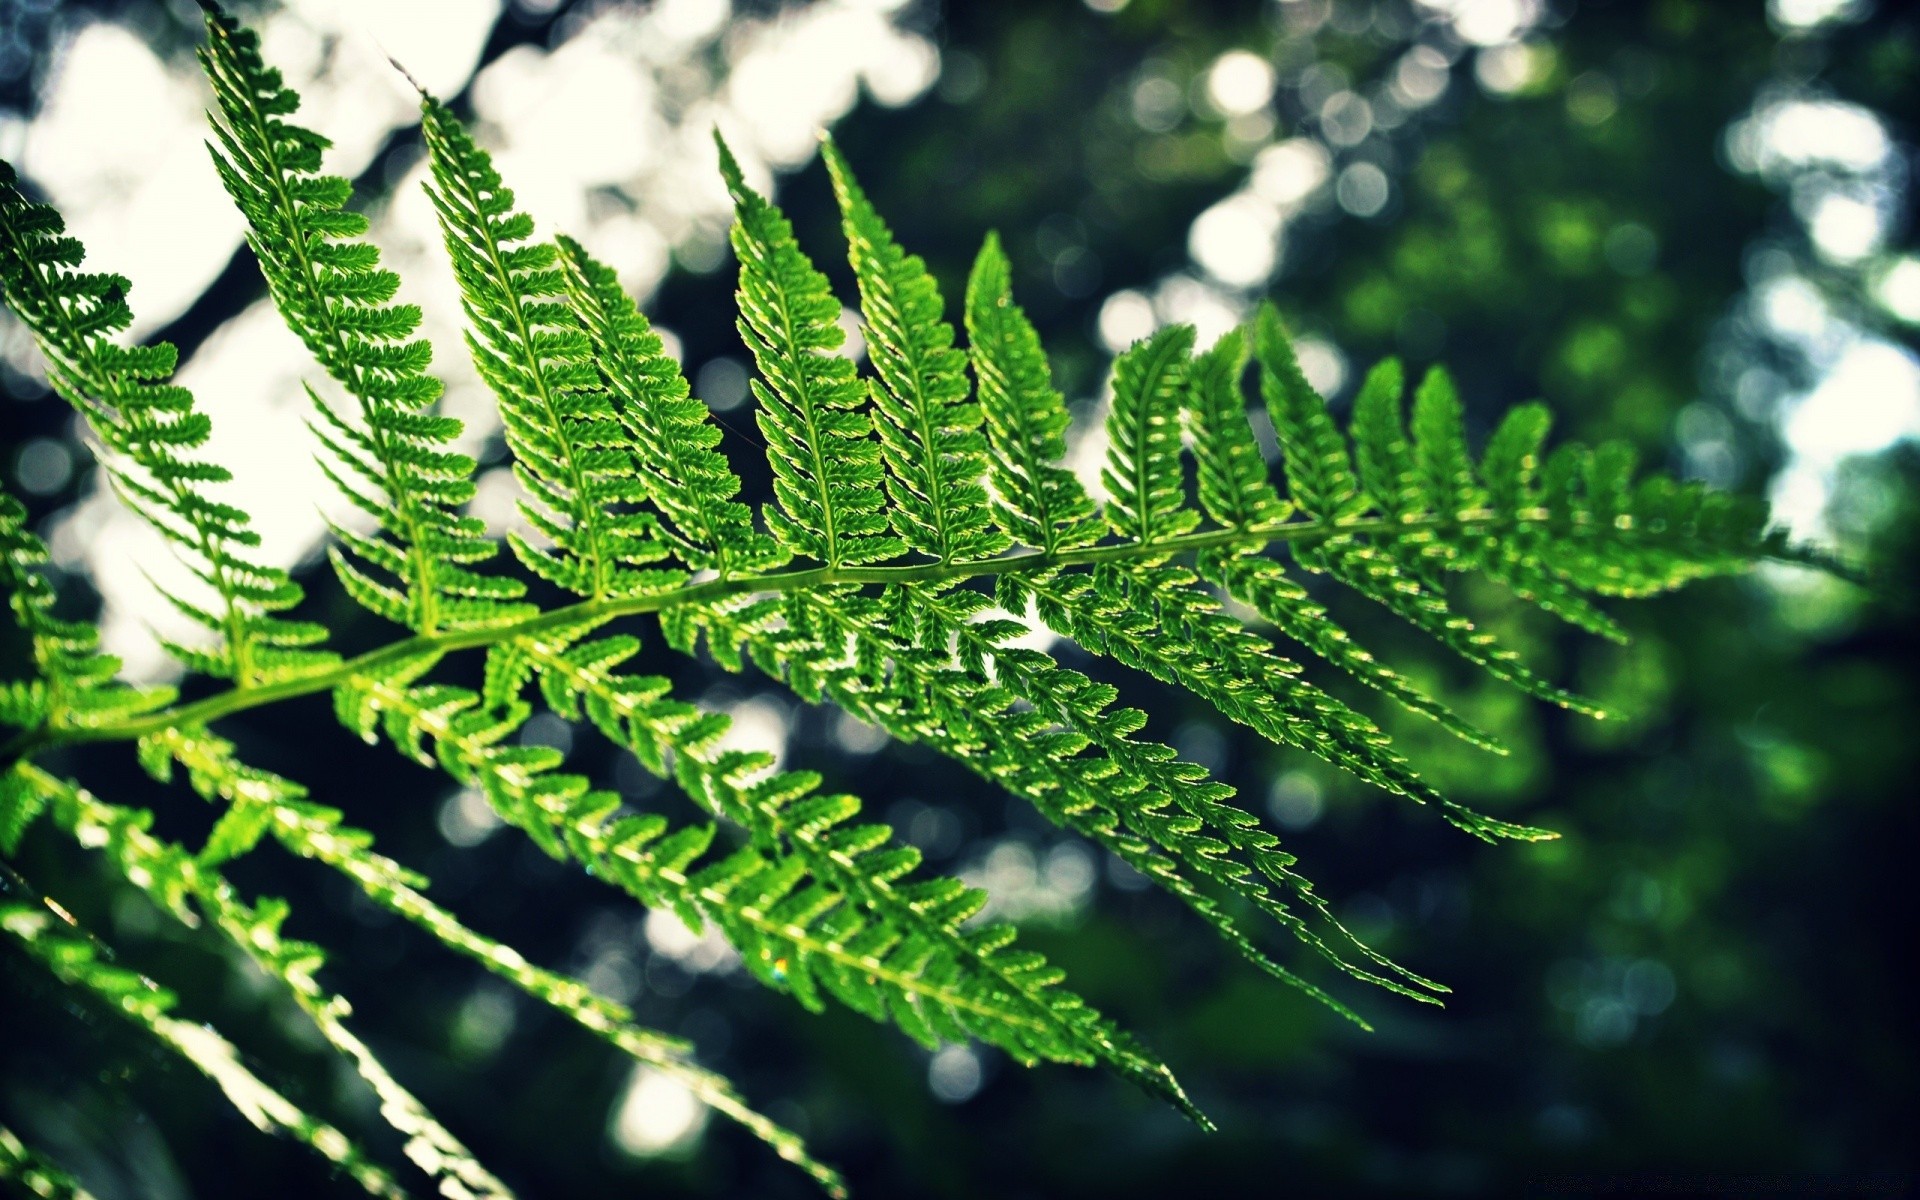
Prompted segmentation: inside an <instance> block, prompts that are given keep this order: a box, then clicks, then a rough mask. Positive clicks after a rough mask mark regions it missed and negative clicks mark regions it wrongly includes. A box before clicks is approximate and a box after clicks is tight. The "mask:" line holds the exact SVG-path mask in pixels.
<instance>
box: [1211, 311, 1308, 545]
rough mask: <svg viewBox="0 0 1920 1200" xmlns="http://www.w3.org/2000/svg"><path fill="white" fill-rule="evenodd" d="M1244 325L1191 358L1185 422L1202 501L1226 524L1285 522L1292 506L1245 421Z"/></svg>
mask: <svg viewBox="0 0 1920 1200" xmlns="http://www.w3.org/2000/svg"><path fill="white" fill-rule="evenodd" d="M1250 353H1251V349H1250V347H1249V346H1248V345H1247V335H1246V330H1245V329H1233V330H1229V331H1228V332H1227V333H1225V334H1222V335H1221V337H1220V340H1219V341H1217V342H1215V343H1214V344H1213V347H1212V349H1210V350H1207V351H1206V352H1205V353H1203V354H1201V355H1199V356H1198V357H1196V358H1195V359H1194V362H1193V367H1192V370H1191V371H1190V372H1189V374H1188V377H1187V395H1186V404H1185V409H1186V414H1187V427H1188V429H1189V430H1190V431H1191V432H1192V434H1193V457H1194V462H1195V464H1196V466H1197V467H1198V469H1199V477H1200V503H1201V505H1202V507H1204V508H1205V509H1206V512H1207V515H1208V516H1210V517H1212V518H1213V519H1214V520H1215V521H1217V522H1219V523H1220V524H1221V525H1223V526H1225V527H1226V528H1228V529H1244V528H1247V527H1248V526H1254V525H1270V524H1273V523H1275V522H1278V521H1284V520H1285V519H1286V518H1287V515H1288V513H1289V512H1290V511H1291V509H1290V507H1289V506H1288V504H1287V502H1286V501H1284V500H1282V499H1281V498H1280V492H1279V490H1278V489H1276V488H1275V487H1274V486H1273V480H1272V479H1271V478H1270V477H1269V476H1268V474H1267V464H1266V461H1265V460H1264V459H1263V458H1261V456H1260V446H1259V443H1258V442H1256V441H1255V440H1254V436H1253V427H1252V426H1251V425H1249V424H1248V423H1247V402H1246V397H1245V396H1244V395H1242V394H1241V391H1240V378H1241V376H1243V375H1244V374H1246V370H1247V357H1248V355H1249V354H1250Z"/></svg>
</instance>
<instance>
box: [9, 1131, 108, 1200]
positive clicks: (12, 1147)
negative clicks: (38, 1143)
mask: <svg viewBox="0 0 1920 1200" xmlns="http://www.w3.org/2000/svg"><path fill="white" fill-rule="evenodd" d="M0 1183H10V1184H12V1185H13V1186H14V1187H16V1188H18V1189H20V1191H21V1193H22V1194H24V1195H28V1196H38V1197H40V1200H94V1196H93V1193H92V1192H89V1191H88V1190H87V1189H85V1188H83V1187H81V1186H80V1184H79V1183H78V1182H77V1181H76V1180H75V1179H74V1178H73V1176H71V1175H69V1174H67V1173H66V1172H65V1171H63V1170H61V1169H60V1168H59V1167H56V1166H54V1165H53V1164H52V1163H51V1162H49V1161H47V1159H46V1158H45V1157H43V1156H42V1155H41V1154H39V1153H38V1152H37V1151H35V1150H34V1149H33V1148H32V1147H30V1146H28V1145H27V1144H26V1143H25V1142H23V1141H21V1140H20V1137H19V1135H17V1134H16V1133H14V1132H13V1130H11V1129H8V1128H7V1127H6V1126H5V1125H0Z"/></svg>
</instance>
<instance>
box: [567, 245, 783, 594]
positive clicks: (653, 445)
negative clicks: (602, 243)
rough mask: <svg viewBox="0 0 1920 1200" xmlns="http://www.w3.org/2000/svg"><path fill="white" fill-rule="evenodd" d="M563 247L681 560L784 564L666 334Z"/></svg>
mask: <svg viewBox="0 0 1920 1200" xmlns="http://www.w3.org/2000/svg"><path fill="white" fill-rule="evenodd" d="M559 245H560V264H561V267H562V268H563V269H564V270H565V272H566V279H567V297H568V300H569V302H570V303H571V304H572V306H573V313H574V316H575V318H576V319H578V321H579V322H580V326H581V328H582V329H584V330H585V331H586V334H587V337H588V338H589V339H590V341H591V343H592V346H593V355H594V360H595V362H596V363H597V364H598V365H599V368H600V372H601V378H602V381H603V382H604V383H605V385H606V387H607V390H608V391H609V392H611V393H612V395H613V400H614V406H615V408H616V410H617V412H618V414H619V419H620V424H621V427H622V428H623V429H624V430H625V431H626V436H627V444H628V446H629V447H631V449H632V451H633V454H634V458H635V459H636V461H637V462H638V464H639V467H640V470H641V473H642V475H643V477H644V478H645V480H646V490H647V495H648V497H649V498H650V499H651V500H652V501H653V503H654V504H655V505H657V506H658V507H659V509H660V511H661V512H662V513H663V514H664V515H665V516H666V518H667V520H668V521H669V522H670V524H671V529H672V531H673V545H674V550H675V553H676V554H677V555H678V556H679V557H680V558H681V559H682V560H684V561H685V562H686V564H687V565H688V566H690V567H693V568H695V569H696V570H702V569H711V570H713V571H714V572H715V573H716V574H718V575H719V576H720V577H721V578H723V579H724V578H726V577H728V576H730V575H734V574H737V573H739V572H742V571H759V570H768V569H770V568H773V567H777V566H779V565H781V564H782V563H784V562H785V561H786V559H787V555H786V554H785V553H784V552H783V551H782V550H781V548H780V547H779V546H778V545H777V544H776V543H775V542H774V541H773V539H772V538H769V537H768V536H767V535H765V534H763V533H761V532H759V531H758V530H756V529H755V528H754V527H753V512H752V510H751V509H749V508H748V507H747V506H746V505H745V504H742V503H740V502H739V501H738V500H736V499H734V497H735V496H737V495H739V493H740V477H739V476H738V475H735V474H734V473H733V469H732V468H731V467H729V466H728V465H727V460H726V456H725V455H723V454H721V453H720V452H719V451H718V450H717V449H715V447H716V446H717V445H718V444H719V442H720V427H719V426H718V425H717V424H715V422H714V420H713V417H712V414H710V413H709V412H708V411H707V408H706V405H704V404H702V403H700V401H698V400H695V399H693V398H692V397H691V396H690V394H689V392H688V389H687V381H686V377H685V376H683V375H682V374H681V373H680V367H679V364H677V363H676V362H674V360H673V359H672V358H670V357H668V355H667V354H666V352H665V350H664V349H663V348H662V345H661V341H660V336H659V335H658V334H656V333H654V332H653V329H652V327H651V326H650V325H649V324H648V323H647V319H646V317H644V316H642V315H641V313H640V310H639V308H638V307H637V306H636V305H635V304H634V302H633V298H632V297H630V296H628V295H627V294H626V292H624V291H623V290H621V287H620V282H619V280H618V278H616V277H615V275H614V273H613V270H612V269H611V268H609V267H607V266H604V265H602V264H601V263H598V262H596V261H594V259H593V258H591V257H590V256H589V255H588V254H587V252H586V250H585V249H583V248H582V247H581V246H580V244H579V243H578V242H575V241H574V240H572V239H571V238H568V237H565V236H562V237H561V238H560V239H559Z"/></svg>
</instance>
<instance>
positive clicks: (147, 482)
mask: <svg viewBox="0 0 1920 1200" xmlns="http://www.w3.org/2000/svg"><path fill="white" fill-rule="evenodd" d="M65 230H66V224H65V222H64V221H62V220H61V217H60V214H59V213H58V212H56V211H54V209H52V208H51V207H49V206H47V205H44V204H34V203H31V202H30V201H28V199H27V198H26V196H25V195H24V194H23V193H22V192H21V191H20V188H19V185H18V181H17V179H16V177H15V175H14V171H13V167H12V166H11V165H9V164H7V163H4V162H0V287H3V288H4V292H5V297H6V303H7V306H8V307H9V308H11V309H12V310H13V311H14V313H15V314H16V315H18V316H19V318H20V320H21V322H22V323H23V324H25V325H26V327H27V328H28V329H29V330H30V331H31V332H32V334H33V338H34V342H35V344H36V345H38V346H39V348H40V351H41V353H42V355H43V356H44V357H45V360H46V364H47V377H48V380H49V381H50V382H51V383H52V384H53V388H54V390H55V391H56V392H58V393H59V394H60V395H61V397H62V398H64V399H65V400H66V401H67V402H68V403H69V404H71V405H73V407H74V409H75V410H76V411H77V412H79V414H80V415H81V416H82V417H83V418H85V420H86V422H87V427H88V428H89V429H90V430H92V432H93V435H94V436H95V437H96V438H98V439H99V441H100V448H101V452H100V463H101V466H102V467H103V468H104V469H105V470H106V471H107V474H108V477H109V478H110V479H111V480H112V481H113V484H114V487H115V489H116V490H117V491H118V492H119V493H120V496H121V498H122V499H124V500H125V501H126V503H127V505H128V507H130V508H132V509H133V510H134V511H135V512H137V513H139V514H140V516H141V517H143V518H144V519H145V520H146V521H147V523H148V524H149V525H151V526H153V528H154V529H155V530H157V531H158V532H159V533H160V535H161V536H162V537H164V538H166V539H167V541H169V542H170V543H172V545H173V546H174V548H175V549H176V550H177V551H178V552H179V553H180V554H181V556H182V560H183V561H184V562H185V564H186V566H187V568H188V569H189V570H190V571H192V573H193V574H194V575H195V576H196V577H197V578H198V579H199V580H200V582H201V583H203V584H204V585H205V586H206V588H207V590H208V591H210V592H212V593H213V595H214V597H215V600H214V607H212V608H207V607H203V606H201V605H199V604H196V603H193V602H191V601H188V600H186V599H184V598H181V597H176V596H173V595H171V594H168V595H167V598H168V599H169V600H170V601H172V602H173V604H174V607H175V608H177V609H178V610H179V611H180V612H181V613H183V614H185V615H186V616H187V617H188V618H189V619H191V620H193V621H194V622H195V623H196V624H199V625H201V626H202V627H204V628H205V629H206V630H207V632H208V633H209V634H211V635H213V637H214V638H215V639H216V640H215V643H214V644H213V645H212V646H210V647H200V646H196V647H191V648H188V647H180V646H171V645H170V646H169V647H168V648H169V649H170V650H172V651H174V653H175V656H176V657H177V658H179V659H180V660H181V661H182V662H184V663H185V664H186V665H187V666H188V667H191V668H194V669H197V670H200V671H203V672H205V673H207V674H210V675H215V676H218V677H220V678H223V679H231V680H233V681H234V682H235V683H236V684H240V685H242V686H250V685H253V684H257V683H264V682H270V681H273V680H276V679H284V678H288V677H290V676H293V675H297V674H300V673H301V672H303V671H311V670H316V669H324V668H325V667H326V666H328V665H329V664H331V663H332V662H333V661H335V659H334V657H333V656H332V655H331V654H328V653H326V652H324V651H316V650H312V649H310V647H312V646H315V645H317V644H318V643H320V642H322V641H325V640H326V636H327V631H326V630H325V629H324V628H323V627H321V626H319V625H316V624H313V623H311V622H307V621H293V620H289V619H287V618H285V617H282V616H280V615H278V614H280V613H283V612H285V611H286V610H288V609H290V608H293V607H294V606H295V605H297V604H298V603H299V602H300V600H301V597H302V593H301V590H300V587H299V585H298V584H295V583H294V582H293V581H292V580H291V579H289V578H288V577H287V573H286V572H285V571H283V570H281V569H279V568H278V567H270V566H266V565H265V564H263V563H261V562H260V561H259V560H258V558H257V553H258V552H257V549H256V547H258V546H259V544H260V536H259V534H257V533H255V532H254V531H253V530H252V528H250V520H249V517H248V515H247V514H246V513H245V512H242V511H241V510H240V509H238V508H235V507H233V506H232V505H230V504H226V503H223V502H221V501H220V500H218V499H215V498H214V496H213V495H212V494H211V489H212V488H213V487H214V486H217V485H219V484H222V483H226V482H228V481H230V480H231V479H232V478H233V476H232V474H231V473H230V472H228V471H227V469H226V468H225V467H222V466H219V465H217V464H215V463H211V462H208V461H206V460H205V459H204V458H196V457H190V454H191V452H192V451H195V450H197V449H199V448H200V447H202V446H204V445H205V444H206V441H207V438H208V436H209V435H210V434H211V433H212V431H213V422H212V420H211V419H210V418H209V417H208V416H207V415H206V414H205V413H203V412H201V411H199V410H198V409H197V408H195V406H194V399H193V394H192V393H191V392H189V391H187V390H186V389H185V388H183V387H180V386H178V385H176V384H169V383H167V382H166V380H167V379H168V378H169V377H170V376H171V375H172V374H173V371H174V366H175V364H176V361H177V357H178V352H177V351H176V350H175V349H174V348H173V346H172V345H170V344H168V343H165V342H162V343H159V344H157V345H152V346H122V345H120V344H119V343H118V342H116V341H115V340H114V339H113V335H114V334H115V333H118V332H119V331H121V330H123V329H125V328H126V327H127V326H128V325H129V324H131V323H132V321H133V311H132V310H131V309H130V308H128V307H127V301H126V295H127V290H128V289H129V288H130V287H131V286H132V285H131V284H130V283H128V281H127V280H126V279H124V278H123V277H121V276H118V275H98V274H92V273H88V272H82V271H79V270H76V269H75V268H77V267H78V266H79V265H80V263H81V261H82V260H83V259H84V257H85V255H86V250H85V248H84V247H82V246H81V244H80V242H79V241H78V239H75V238H72V237H67V236H64V233H65Z"/></svg>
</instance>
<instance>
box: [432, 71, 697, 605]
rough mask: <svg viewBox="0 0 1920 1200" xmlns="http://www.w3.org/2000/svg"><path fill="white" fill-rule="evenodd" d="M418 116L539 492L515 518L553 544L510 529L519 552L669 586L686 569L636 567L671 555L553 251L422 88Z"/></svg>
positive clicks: (515, 447) (576, 570)
mask: <svg viewBox="0 0 1920 1200" xmlns="http://www.w3.org/2000/svg"><path fill="white" fill-rule="evenodd" d="M420 112H421V121H420V127H421V131H422V133H423V134H424V136H425V139H426V144H427V161H428V163H429V164H430V166H431V168H432V172H433V183H432V184H429V185H428V187H427V195H428V196H429V197H431V199H432V201H433V207H434V211H435V212H436V213H438V214H439V218H440V230H441V234H442V236H443V239H444V241H445V244H446V248H447V254H448V257H449V258H451V259H452V261H453V273H454V277H455V279H457V280H458V281H459V284H460V297H461V303H462V306H463V307H464V308H465V310H466V314H467V324H468V331H467V348H468V349H469V350H470V351H471V352H472V356H473V363H474V366H475V367H477V368H478V369H479V372H480V377H481V378H482V379H484V380H486V381H487V384H488V386H490V387H491V388H492V389H493V393H494V395H495V396H496V397H498V399H499V401H500V417H501V425H502V428H503V429H504V431H505V433H506V439H507V447H508V449H510V450H511V451H512V452H513V456H514V459H515V462H514V474H515V475H516V477H517V478H518V479H519V480H520V483H521V486H522V487H524V488H525V489H526V491H527V493H528V494H529V495H530V496H531V497H532V499H531V501H529V500H522V501H521V503H520V511H521V512H522V513H523V514H524V515H525V516H526V518H527V520H528V521H529V522H530V523H531V524H532V526H533V528H534V529H535V530H536V531H538V532H539V533H540V534H541V535H542V536H543V537H544V538H546V539H547V540H548V541H549V542H550V543H551V548H550V549H549V548H546V547H542V546H536V545H535V544H533V542H531V541H529V540H528V539H527V538H525V537H522V536H521V535H520V534H519V533H517V532H515V533H512V534H509V535H508V542H509V544H510V545H512V547H513V551H514V554H515V555H516V556H517V557H518V558H519V559H520V561H521V562H523V563H525V564H526V566H527V569H528V570H530V571H532V572H533V573H534V574H536V575H539V576H540V577H541V578H543V579H545V580H547V581H548V582H549V583H552V584H555V585H556V586H559V587H562V588H565V589H566V590H567V591H570V592H574V593H576V594H578V595H582V596H591V597H598V596H606V595H636V594H641V593H645V592H653V591H659V590H661V589H663V588H668V587H671V586H673V585H674V584H675V583H678V582H680V580H682V579H683V578H685V576H684V573H682V572H678V571H671V570H661V569H651V570H644V569H642V568H643V567H644V566H645V564H648V563H652V562H657V561H659V560H660V559H662V558H664V557H666V554H667V548H666V546H665V545H664V544H663V543H662V541H661V540H660V536H659V528H658V526H657V524H656V523H655V521H654V519H653V517H652V516H651V515H650V514H648V513H645V512H642V511H641V510H640V507H639V506H640V503H641V502H642V501H643V500H644V499H645V498H646V486H645V483H644V481H643V480H642V479H641V478H640V476H639V472H638V468H637V467H636V466H635V464H634V456H633V455H632V453H630V452H629V450H628V439H627V436H626V431H625V430H624V429H623V428H622V427H621V423H620V421H619V420H618V418H617V417H616V415H615V412H614V407H613V404H612V401H611V398H610V397H609V396H608V394H607V392H606V391H605V390H604V389H603V388H602V386H601V383H600V374H599V372H598V371H597V370H596V369H595V367H594V359H593V345H592V343H591V342H590V341H589V340H588V337H587V334H586V333H585V332H584V331H583V330H582V329H581V328H580V327H579V325H578V324H577V323H576V322H575V320H574V316H573V313H572V311H571V310H570V308H569V305H568V303H567V299H566V292H567V284H566V277H565V274H564V272H563V271H562V270H561V269H560V267H559V251H558V250H556V249H555V247H554V246H553V245H551V244H549V243H545V242H533V241H531V240H530V239H531V238H532V236H533V218H532V217H530V216H528V215H527V214H526V213H524V212H520V211H518V210H517V209H515V208H514V198H513V192H512V191H511V190H509V189H508V188H507V187H506V185H505V184H504V183H503V182H502V181H501V178H500V174H499V172H498V171H496V170H494V167H493V159H492V157H491V156H490V155H488V154H487V152H486V151H485V150H482V149H481V148H480V147H479V145H477V144H476V143H475V142H474V140H473V137H472V135H470V134H469V133H468V132H467V130H466V127H465V126H463V125H462V124H461V123H460V121H459V119H458V118H456V117H455V116H454V115H453V113H452V112H451V111H450V110H449V109H448V108H447V107H446V105H444V104H442V103H440V102H439V101H438V100H435V99H434V98H433V97H432V96H430V95H427V94H426V93H424V92H423V93H422V94H421V101H420ZM656 437H658V435H657V434H651V433H650V434H649V435H648V438H647V440H649V441H651V440H653V439H654V438H656Z"/></svg>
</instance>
